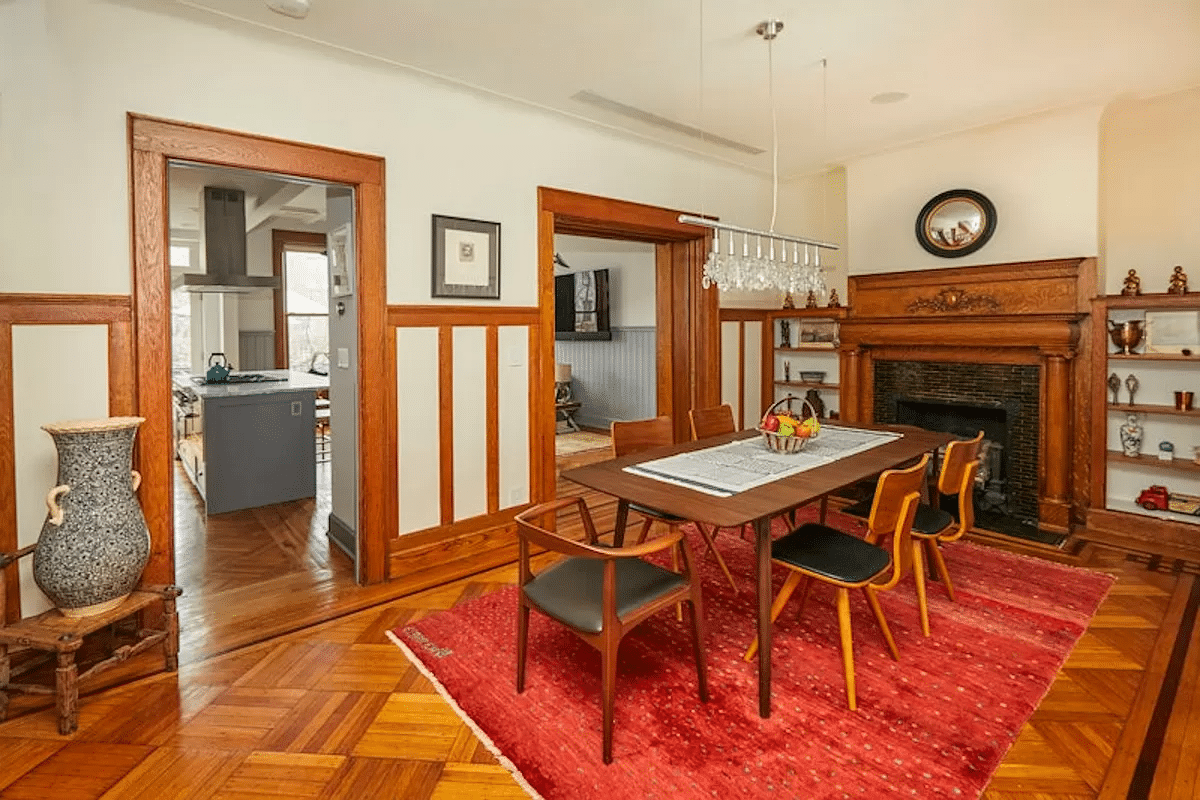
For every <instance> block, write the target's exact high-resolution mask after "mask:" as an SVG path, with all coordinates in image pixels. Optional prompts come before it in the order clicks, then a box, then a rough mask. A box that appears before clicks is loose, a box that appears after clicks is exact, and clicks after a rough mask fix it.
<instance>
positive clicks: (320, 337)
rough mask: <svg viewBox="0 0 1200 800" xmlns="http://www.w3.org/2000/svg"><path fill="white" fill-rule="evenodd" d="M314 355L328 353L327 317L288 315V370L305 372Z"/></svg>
mask: <svg viewBox="0 0 1200 800" xmlns="http://www.w3.org/2000/svg"><path fill="white" fill-rule="evenodd" d="M316 353H325V354H328V353H329V317H327V316H307V315H291V314H289V315H288V360H289V361H290V363H289V364H288V366H289V368H291V369H297V370H300V371H302V372H304V371H307V370H308V368H309V367H310V366H311V365H312V359H313V355H314V354H316Z"/></svg>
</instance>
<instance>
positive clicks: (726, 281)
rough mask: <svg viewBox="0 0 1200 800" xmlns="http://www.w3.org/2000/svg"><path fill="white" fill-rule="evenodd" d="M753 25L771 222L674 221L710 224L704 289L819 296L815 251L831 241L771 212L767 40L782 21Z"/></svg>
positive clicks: (775, 155)
mask: <svg viewBox="0 0 1200 800" xmlns="http://www.w3.org/2000/svg"><path fill="white" fill-rule="evenodd" d="M755 30H756V31H757V33H758V35H759V36H761V37H763V39H765V40H766V42H767V74H768V89H769V93H770V100H771V226H770V228H769V229H768V230H765V231H762V230H756V229H754V228H743V227H740V226H737V225H729V224H726V223H724V222H718V221H716V220H713V219H708V218H706V217H697V216H693V215H691V214H680V215H679V221H680V222H683V223H687V224H691V225H702V226H704V227H707V228H712V231H713V234H712V250H711V251H710V252H709V254H708V260H707V261H705V262H704V279H703V282H702V283H703V286H704V288H705V289H707V288H709V287H711V286H716V287H717V288H718V289H721V290H723V291H724V290H728V289H749V290H753V291H764V290H770V289H776V290H778V291H781V292H788V293H790V294H793V295H798V296H800V297H804V296H807V295H808V294H809V293H810V292H811V293H812V294H813V296H815V297H822V296H824V295H825V293H826V291H827V288H826V285H825V270H824V269H823V268H822V267H821V250H837V249H838V247H837V245H835V244H831V243H830V242H821V241H817V240H816V239H809V238H806V237H802V236H789V235H787V234H782V233H776V231H775V214H776V211H777V209H778V200H779V142H778V139H779V136H778V121H777V115H776V109H775V67H774V59H773V49H772V47H773V45H772V43H773V41H774V39H775V37H776V36H778V35H779V32H780V31H781V30H783V23H782V22H781V21H779V20H776V19H771V20H767V21H766V22H763V23H761V24H760V25H759V26H758V27H757V28H756V29H755ZM821 64H822V69H823V70H824V68H825V61H824V60H822V62H821ZM822 83H824V81H822Z"/></svg>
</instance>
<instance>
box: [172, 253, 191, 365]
mask: <svg viewBox="0 0 1200 800" xmlns="http://www.w3.org/2000/svg"><path fill="white" fill-rule="evenodd" d="M171 249H172V250H174V249H175V248H173V247H172V248H171ZM171 368H172V369H187V370H190V369H191V368H192V295H191V293H190V292H185V291H183V290H182V289H175V290H174V291H172V292H171Z"/></svg>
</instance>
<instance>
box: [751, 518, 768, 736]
mask: <svg viewBox="0 0 1200 800" xmlns="http://www.w3.org/2000/svg"><path fill="white" fill-rule="evenodd" d="M754 552H755V555H756V556H757V558H758V715H759V716H760V717H763V718H766V717H769V716H771V627H772V626H771V518H770V517H759V518H758V519H756V520H754Z"/></svg>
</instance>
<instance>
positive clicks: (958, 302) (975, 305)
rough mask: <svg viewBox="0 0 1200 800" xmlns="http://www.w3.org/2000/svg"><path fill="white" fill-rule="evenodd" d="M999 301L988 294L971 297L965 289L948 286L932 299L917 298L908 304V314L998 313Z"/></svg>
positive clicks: (999, 308)
mask: <svg viewBox="0 0 1200 800" xmlns="http://www.w3.org/2000/svg"><path fill="white" fill-rule="evenodd" d="M1001 308H1002V307H1001V305H1000V301H998V300H997V299H996V298H994V297H992V296H991V295H990V294H978V295H973V294H971V293H970V292H969V291H967V290H966V289H958V288H955V287H953V286H949V287H947V288H945V289H942V290H941V291H940V292H938V293H937V294H936V295H934V296H933V297H919V298H917V299H916V300H913V301H912V302H911V303H909V304H908V309H907V311H908V313H910V314H916V313H917V312H919V311H936V312H946V311H1000V310H1001Z"/></svg>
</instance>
